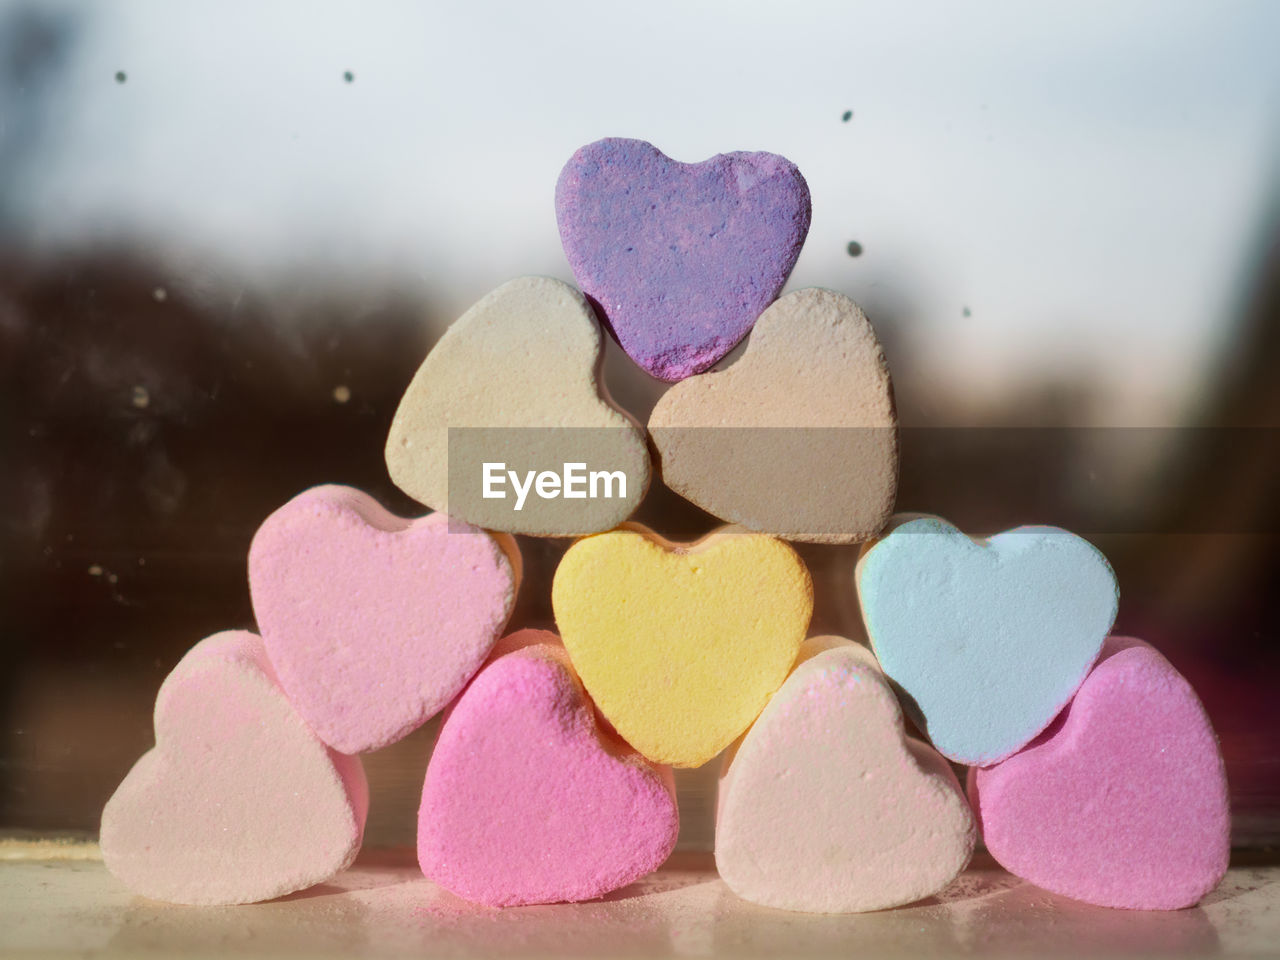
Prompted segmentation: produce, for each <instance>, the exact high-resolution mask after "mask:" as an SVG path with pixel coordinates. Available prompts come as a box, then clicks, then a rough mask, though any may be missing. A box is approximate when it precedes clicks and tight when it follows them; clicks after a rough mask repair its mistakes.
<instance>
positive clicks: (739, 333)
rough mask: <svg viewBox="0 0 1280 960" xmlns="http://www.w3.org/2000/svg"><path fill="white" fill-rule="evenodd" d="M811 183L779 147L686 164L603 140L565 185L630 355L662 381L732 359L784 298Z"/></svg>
mask: <svg viewBox="0 0 1280 960" xmlns="http://www.w3.org/2000/svg"><path fill="white" fill-rule="evenodd" d="M809 214H810V208H809V187H808V184H806V183H805V182H804V177H802V176H801V175H800V171H799V170H797V169H796V166H795V164H793V163H792V162H791V161H790V160H787V159H786V158H785V157H780V156H778V155H777V154H776V153H721V154H718V155H716V156H714V157H712V158H711V159H710V160H704V161H703V162H702V163H680V162H678V161H676V160H672V159H671V158H670V157H668V156H667V155H666V154H664V153H662V151H660V150H659V149H658V148H657V147H655V146H653V145H652V144H650V143H645V142H644V141H643V140H624V139H620V138H610V139H607V140H597V141H596V142H595V143H592V144H588V145H587V146H585V147H583V148H582V149H581V150H579V151H578V152H577V153H575V154H574V155H573V156H572V157H571V158H570V160H569V162H568V163H567V164H565V168H564V170H563V171H561V173H560V180H559V182H558V183H557V184H556V219H557V220H558V221H559V224H560V240H561V242H562V243H563V244H564V252H565V255H566V256H567V257H568V258H569V266H570V267H571V268H572V269H573V275H574V276H575V277H576V278H577V280H578V285H579V286H580V287H582V290H583V292H584V293H586V294H587V296H589V297H590V298H591V299H592V301H593V302H594V304H595V306H596V308H597V310H599V311H600V313H601V315H602V316H603V317H604V319H605V321H606V322H607V323H608V325H609V326H610V328H611V329H612V330H613V335H614V336H615V337H616V338H617V340H618V343H620V344H621V345H622V349H623V350H625V351H626V352H627V354H628V356H630V357H631V359H632V360H634V361H635V362H636V363H638V364H639V365H640V366H642V367H643V368H644V369H645V370H647V371H648V372H649V373H650V374H652V375H653V376H655V377H657V378H659V379H660V380H668V381H674V380H683V379H684V378H685V377H688V376H691V375H692V374H695V373H700V372H701V371H703V370H706V369H707V368H708V367H710V366H712V365H713V364H714V363H716V361H718V360H720V359H721V358H722V357H724V355H725V354H726V353H728V352H729V351H730V350H732V349H733V348H734V346H735V345H736V344H737V343H738V341H739V340H741V339H742V338H743V337H745V336H746V335H747V333H748V332H750V330H751V327H752V325H753V324H754V323H755V322H756V318H757V317H759V316H760V314H761V313H762V312H763V311H764V309H765V307H767V306H768V305H769V304H770V303H772V302H773V301H774V299H776V298H777V296H778V293H779V291H781V290H782V285H783V284H784V283H786V281H787V275H788V274H789V273H790V272H791V268H792V267H793V266H795V262H796V257H798V256H799V255H800V247H801V246H803V245H804V238H805V234H807V233H808V232H809Z"/></svg>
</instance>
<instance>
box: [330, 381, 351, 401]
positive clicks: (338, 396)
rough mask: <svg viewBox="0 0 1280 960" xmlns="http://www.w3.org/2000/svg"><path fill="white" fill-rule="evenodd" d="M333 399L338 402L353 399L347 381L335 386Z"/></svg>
mask: <svg viewBox="0 0 1280 960" xmlns="http://www.w3.org/2000/svg"><path fill="white" fill-rule="evenodd" d="M333 399H334V400H336V401H337V402H338V403H346V402H347V401H348V400H350V399H351V388H350V387H348V386H347V385H346V384H345V383H340V384H338V385H337V386H336V387H334V388H333Z"/></svg>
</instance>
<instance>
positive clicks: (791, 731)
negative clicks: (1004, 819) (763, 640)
mask: <svg viewBox="0 0 1280 960" xmlns="http://www.w3.org/2000/svg"><path fill="white" fill-rule="evenodd" d="M975 833H976V831H975V829H974V823H973V817H972V815H971V814H970V812H969V805H968V803H967V802H966V801H965V799H964V794H963V793H961V791H960V784H959V782H958V781H957V780H956V777H955V774H954V773H952V772H951V768H950V767H949V766H948V765H947V762H946V761H945V760H944V759H943V758H942V756H941V755H940V754H938V752H937V751H935V750H933V749H932V748H931V747H929V746H928V745H927V744H924V743H922V742H921V741H919V740H916V739H914V738H912V737H908V736H907V735H906V733H905V731H904V730H903V725H902V711H901V710H900V709H899V708H898V701H897V700H896V698H895V697H894V694H893V691H892V689H890V687H889V684H888V683H887V682H886V681H885V678H884V675H883V674H881V672H880V669H879V667H877V666H876V662H875V659H874V658H873V657H872V656H871V654H870V653H869V652H867V651H866V650H864V649H863V648H862V647H859V646H856V645H854V644H852V643H850V642H849V641H848V640H844V639H842V638H840V637H819V638H817V639H814V640H809V641H806V643H805V644H804V646H803V647H802V648H801V652H800V658H799V662H798V663H797V665H796V668H795V669H794V670H792V671H791V675H790V676H789V677H788V678H787V681H786V683H784V684H783V685H782V687H781V689H779V690H778V692H777V693H776V694H774V695H773V699H771V700H770V701H769V705H768V706H767V707H765V709H764V712H763V713H761V714H760V718H759V719H758V720H756V722H755V723H754V724H753V725H752V727H751V729H750V730H748V731H747V733H746V735H745V736H744V737H743V738H742V740H741V741H740V742H739V743H738V745H737V747H736V749H735V750H733V751H732V752H731V753H730V754H729V756H728V759H727V761H726V763H725V767H724V771H723V773H722V774H721V777H720V798H719V810H718V813H717V816H716V866H717V868H718V869H719V871H720V876H721V877H722V878H723V879H724V881H725V883H727V884H728V885H729V888H730V889H731V890H733V892H734V893H736V894H738V896H740V897H742V898H743V899H744V900H750V901H752V902H753V903H759V904H763V905H765V906H770V907H780V908H782V909H784V910H803V911H807V912H810V913H855V912H859V911H863V910H880V909H883V908H885V907H893V906H897V905H899V904H903V903H911V902H913V901H916V900H920V899H922V898H924V897H927V896H930V895H931V894H934V893H937V892H938V891H939V890H941V889H942V888H943V887H945V886H946V885H947V884H948V883H950V882H951V881H952V880H953V879H954V878H955V877H956V875H957V874H959V872H960V871H961V870H963V869H964V867H965V864H967V863H968V862H969V856H970V854H972V852H973V844H974V838H975Z"/></svg>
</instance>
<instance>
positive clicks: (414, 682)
mask: <svg viewBox="0 0 1280 960" xmlns="http://www.w3.org/2000/svg"><path fill="white" fill-rule="evenodd" d="M519 557H520V555H519V553H518V551H517V550H516V546H515V541H514V539H512V538H511V537H509V536H507V535H505V534H499V535H490V534H488V533H485V532H484V531H482V530H480V529H479V528H477V527H472V526H469V525H467V524H463V523H460V522H457V521H451V520H450V519H449V518H448V517H447V516H445V515H444V514H442V513H433V514H430V515H428V516H426V517H423V518H422V519H420V520H406V519H404V518H401V517H397V516H395V515H394V514H391V513H389V512H387V511H386V510H385V509H383V508H382V506H381V505H379V504H378V503H377V501H375V500H374V499H373V498H372V497H370V496H368V495H367V494H364V493H361V492H360V491H359V490H355V489H352V488H351V487H340V486H324V487H314V488H312V489H310V490H307V491H306V492H304V493H301V494H299V495H298V496H296V497H294V498H293V499H292V500H290V501H289V502H288V503H286V504H285V505H284V506H283V507H281V508H280V509H279V510H277V511H276V512H275V513H273V514H272V515H271V516H270V517H268V518H267V520H266V522H264V523H263V524H262V526H261V527H260V528H259V530H258V532H257V534H256V535H255V536H254V538H253V544H252V546H251V547H250V548H249V591H250V593H251V595H252V597H253V610H254V614H255V615H256V616H257V619H258V627H259V629H260V631H261V633H262V637H263V640H264V641H265V642H266V645H267V653H268V655H269V656H270V657H271V663H272V664H273V665H274V666H275V668H276V672H277V673H278V674H279V676H280V683H281V686H283V687H284V690H285V693H287V694H288V695H289V698H290V699H291V700H292V701H293V704H294V706H295V707H296V708H297V710H298V712H299V713H300V714H302V716H303V718H304V719H305V720H306V721H307V723H309V724H310V725H311V727H312V729H313V730H315V732H316V733H317V734H318V735H319V736H320V738H321V739H322V740H324V741H325V743H327V744H329V745H330V746H331V747H333V748H334V749H335V750H339V751H341V752H342V753H364V752H366V751H369V750H377V749H378V748H380V747H385V746H386V745H387V744H390V743H394V742H395V741H397V740H399V739H401V738H402V737H404V736H406V735H407V734H409V733H411V732H412V731H413V730H415V729H417V728H418V727H419V726H421V725H422V724H423V723H425V722H426V721H427V720H428V719H430V718H431V717H432V716H433V715H434V714H436V713H438V712H439V711H440V710H441V709H443V708H444V706H445V705H446V704H448V703H449V701H450V700H452V699H453V698H454V697H456V696H457V695H458V693H459V691H461V690H462V688H463V687H464V686H465V685H466V683H467V681H468V680H470V679H471V677H472V676H473V675H474V674H475V672H476V670H478V669H479V668H480V665H481V664H482V663H483V662H484V659H485V657H487V656H488V655H489V651H490V650H492V649H493V645H494V643H495V642H496V641H497V639H498V637H499V636H501V634H502V629H503V627H505V626H506V623H507V618H508V617H509V616H510V615H511V608H512V606H513V604H514V603H515V596H516V589H517V587H518V584H519V577H520V559H519Z"/></svg>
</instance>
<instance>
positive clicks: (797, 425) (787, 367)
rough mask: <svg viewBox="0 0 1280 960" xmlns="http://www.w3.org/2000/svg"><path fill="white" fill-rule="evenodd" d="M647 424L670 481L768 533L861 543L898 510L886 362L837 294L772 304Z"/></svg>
mask: <svg viewBox="0 0 1280 960" xmlns="http://www.w3.org/2000/svg"><path fill="white" fill-rule="evenodd" d="M649 432H650V434H651V435H652V436H653V442H654V445H655V446H656V447H657V449H658V454H659V456H660V458H661V461H662V479H663V481H664V482H665V483H666V485H667V486H669V487H670V488H671V489H673V490H675V491H676V492H677V493H679V494H680V495H681V496H683V497H684V498H685V499H687V500H691V501H692V502H693V503H696V504H697V505H698V506H700V507H702V508H703V509H704V510H707V511H709V512H710V513H713V514H715V515H716V516H717V517H720V518H721V519H723V520H727V521H729V522H731V523H740V524H742V525H743V526H745V527H748V528H750V529H752V530H759V531H760V532H761V533H769V534H774V535H775V536H781V537H786V538H787V539H789V540H807V541H816V542H823V543H854V542H858V541H862V540H866V539H868V538H870V537H872V536H874V535H875V534H877V533H879V532H880V529H881V528H882V527H883V526H884V525H885V522H886V521H887V520H888V519H889V516H890V514H892V513H893V503H894V498H895V496H896V494H897V486H898V436H897V417H896V415H895V413H894V408H893V391H892V389H891V387H890V383H889V367H888V365H887V364H886V363H885V359H884V352H883V351H882V350H881V349H880V343H879V341H878V340H877V339H876V335H875V331H873V330H872V329H871V324H870V323H869V322H868V321H867V318H866V317H865V316H864V315H863V313H862V311H861V310H859V309H858V306H857V304H855V303H854V302H853V301H852V300H850V299H849V298H848V297H846V296H843V295H841V294H839V293H834V292H832V291H830V290H818V289H810V290H798V291H796V292H795V293H789V294H787V295H786V296H785V297H783V298H781V299H780V300H778V301H777V302H776V303H774V304H773V305H772V306H771V307H769V309H767V310H766V311H765V312H764V314H763V315H762V316H761V317H760V319H759V321H758V322H757V323H756V326H755V329H754V330H753V331H752V333H751V341H750V343H749V344H748V345H747V350H746V352H745V353H744V354H743V355H742V357H741V358H740V359H739V360H738V361H737V362H736V363H734V364H733V365H732V366H730V367H729V368H728V369H726V370H721V371H716V372H712V373H704V374H702V375H701V376H697V377H690V378H689V379H688V380H684V381H682V382H681V383H678V384H676V385H675V386H674V387H672V388H671V389H670V390H668V391H667V392H666V393H665V394H664V395H663V396H662V398H661V399H660V400H659V401H658V403H657V406H655V407H654V409H653V413H652V414H651V415H650V417H649Z"/></svg>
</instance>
